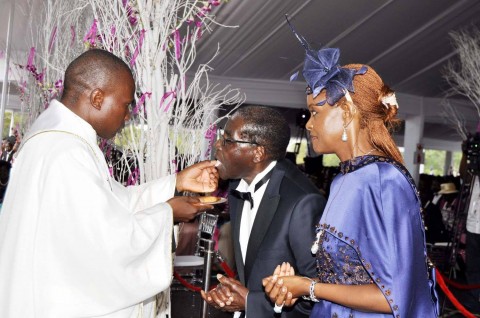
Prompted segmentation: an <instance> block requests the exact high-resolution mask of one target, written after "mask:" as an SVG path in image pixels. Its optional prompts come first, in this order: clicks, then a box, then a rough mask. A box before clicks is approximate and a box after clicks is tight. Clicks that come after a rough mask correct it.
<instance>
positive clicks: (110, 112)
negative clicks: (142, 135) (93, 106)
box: [92, 71, 135, 139]
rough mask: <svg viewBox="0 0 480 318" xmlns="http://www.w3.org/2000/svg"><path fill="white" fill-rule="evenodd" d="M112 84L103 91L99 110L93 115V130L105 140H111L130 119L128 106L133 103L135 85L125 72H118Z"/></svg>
mask: <svg viewBox="0 0 480 318" xmlns="http://www.w3.org/2000/svg"><path fill="white" fill-rule="evenodd" d="M118 73H119V74H118V75H117V76H116V77H115V80H114V81H113V83H111V84H110V85H109V87H108V88H106V89H105V90H104V98H103V102H102V105H101V109H100V110H99V112H98V113H97V114H95V124H94V125H92V126H94V129H95V130H96V131H97V134H98V135H99V136H100V137H102V138H105V139H110V138H113V137H114V136H115V135H116V134H117V132H119V131H120V130H121V129H122V128H123V127H124V126H125V121H128V120H129V119H130V105H131V104H132V103H133V97H134V93H135V83H134V81H133V77H132V75H131V74H129V73H128V72H126V71H123V72H118Z"/></svg>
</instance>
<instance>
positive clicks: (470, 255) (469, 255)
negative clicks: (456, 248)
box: [465, 231, 480, 301]
mask: <svg viewBox="0 0 480 318" xmlns="http://www.w3.org/2000/svg"><path fill="white" fill-rule="evenodd" d="M465 252H466V261H467V264H466V265H467V268H466V275H467V282H468V284H470V285H473V284H480V234H475V233H471V232H468V231H467V246H466V250H465ZM472 293H473V295H474V296H475V299H477V300H478V301H480V289H472Z"/></svg>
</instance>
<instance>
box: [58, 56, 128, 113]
mask: <svg viewBox="0 0 480 318" xmlns="http://www.w3.org/2000/svg"><path fill="white" fill-rule="evenodd" d="M125 73H127V74H129V75H130V76H132V72H131V70H130V68H129V67H128V65H127V64H126V63H125V62H124V61H122V60H121V59H120V58H118V57H117V56H115V55H114V54H112V53H110V52H108V51H105V50H100V49H92V50H88V51H86V52H84V53H82V54H81V55H80V56H78V57H77V58H76V59H75V60H73V61H72V62H71V63H70V65H69V66H68V67H67V70H66V71H65V78H64V87H63V95H62V100H61V101H62V103H64V104H65V105H67V106H73V105H75V104H76V103H77V101H78V99H79V97H80V95H81V94H83V93H85V92H88V91H91V90H93V89H95V88H101V89H104V88H107V87H109V85H112V84H113V83H115V79H118V78H119V74H125ZM132 77H133V76H132Z"/></svg>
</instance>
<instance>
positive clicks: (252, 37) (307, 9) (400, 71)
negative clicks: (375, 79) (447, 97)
mask: <svg viewBox="0 0 480 318" xmlns="http://www.w3.org/2000/svg"><path fill="white" fill-rule="evenodd" d="M16 3H17V5H16V9H15V20H14V33H13V48H14V50H19V51H22V50H23V51H24V50H27V49H28V48H29V45H28V42H29V41H28V40H27V38H28V32H27V30H25V26H26V25H27V24H28V23H27V22H26V21H27V20H28V19H29V18H30V16H31V14H33V13H37V12H39V11H40V10H39V7H41V5H39V3H41V0H17V1H16ZM30 3H33V4H34V9H33V10H32V9H26V8H28V6H27V4H30ZM8 9H9V0H0V50H4V49H5V42H6V34H7V25H8V23H7V21H8V11H9V10H8ZM215 10H216V11H215V12H216V14H217V19H218V21H219V22H220V23H222V24H226V25H231V26H238V27H237V28H223V27H217V26H212V30H211V33H210V34H206V35H205V36H204V37H203V38H202V40H201V41H200V42H199V47H198V59H197V61H198V62H199V63H204V62H206V61H209V60H210V58H211V57H212V56H213V55H214V53H215V51H216V49H217V47H218V46H220V54H219V55H218V56H217V57H216V58H215V59H214V60H213V61H212V62H211V64H210V65H211V66H212V67H213V70H212V78H213V79H214V80H217V81H219V82H221V83H225V84H231V85H232V86H233V87H240V88H241V89H243V90H244V92H245V93H246V94H247V102H248V103H256V104H264V105H271V106H279V107H284V108H285V107H288V108H297V109H298V108H302V107H303V104H304V99H305V96H304V94H303V91H304V84H303V83H302V82H301V81H299V82H296V83H290V82H289V77H290V75H291V74H292V73H294V72H295V71H297V70H298V69H299V68H300V66H301V63H302V61H303V56H304V50H303V48H302V47H301V46H300V45H299V44H298V42H297V40H296V39H295V38H294V36H293V35H292V33H291V32H290V30H289V28H288V27H287V25H286V22H285V18H284V15H285V14H286V13H288V14H289V16H290V17H291V20H292V21H293V23H294V24H295V26H296V28H297V29H298V30H299V32H300V33H302V34H303V35H304V36H305V37H306V38H307V39H308V40H309V41H310V42H311V43H312V46H314V47H316V48H320V47H322V46H329V47H338V48H340V50H341V63H342V64H347V63H351V62H361V63H365V64H369V65H371V66H372V67H374V68H375V69H376V70H377V71H378V73H379V74H380V75H382V77H383V78H384V80H385V82H386V83H387V84H389V85H390V86H391V87H392V88H393V89H394V90H396V91H397V93H398V95H399V102H400V116H401V117H403V118H408V117H409V116H411V115H414V114H415V113H418V112H419V111H421V109H423V112H424V113H425V116H426V122H425V131H424V136H425V138H427V139H440V140H445V141H457V142H458V141H459V140H460V137H459V136H458V135H456V134H455V130H454V129H453V125H452V124H451V123H447V122H446V120H445V119H444V118H443V117H442V116H441V113H442V107H441V105H440V104H441V99H442V98H443V97H444V94H445V92H446V90H447V89H448V86H447V85H446V83H445V81H444V80H443V78H442V69H443V67H444V65H446V63H447V62H448V61H452V60H455V59H456V52H454V50H453V48H452V45H451V42H450V38H449V32H451V31H454V30H460V29H462V28H465V27H472V26H477V27H478V26H480V1H478V0H397V1H393V0H335V1H332V0H230V1H228V2H227V3H224V4H222V5H221V6H219V7H217V8H216V9H215ZM479 58H480V57H479ZM453 104H454V105H455V107H458V109H460V110H461V112H462V113H463V114H464V116H465V119H466V121H467V126H468V128H469V130H471V131H473V130H474V129H475V128H476V125H477V122H478V120H479V116H478V114H477V112H476V111H475V109H474V107H473V105H471V104H470V103H469V102H468V101H465V100H461V99H458V100H454V101H453ZM421 105H423V106H421Z"/></svg>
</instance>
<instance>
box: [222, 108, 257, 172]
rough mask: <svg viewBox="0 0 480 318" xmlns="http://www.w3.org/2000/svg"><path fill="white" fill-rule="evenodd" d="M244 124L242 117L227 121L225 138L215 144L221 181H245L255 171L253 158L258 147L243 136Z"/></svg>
mask: <svg viewBox="0 0 480 318" xmlns="http://www.w3.org/2000/svg"><path fill="white" fill-rule="evenodd" d="M243 125H244V122H243V119H242V118H240V117H234V118H232V119H229V120H228V121H227V124H226V125H225V129H224V133H223V136H220V139H219V140H217V141H216V143H215V158H216V159H217V160H218V161H220V165H219V166H218V167H217V169H218V174H219V176H220V178H221V179H223V180H228V179H245V178H248V177H249V176H250V175H251V174H252V171H253V169H254V168H253V167H254V164H253V156H254V150H255V147H257V145H256V144H255V143H252V142H251V141H250V140H247V139H245V137H244V136H242V128H243Z"/></svg>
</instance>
